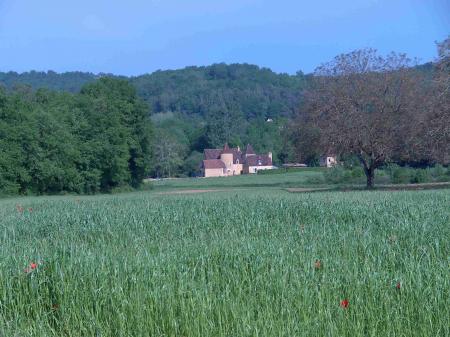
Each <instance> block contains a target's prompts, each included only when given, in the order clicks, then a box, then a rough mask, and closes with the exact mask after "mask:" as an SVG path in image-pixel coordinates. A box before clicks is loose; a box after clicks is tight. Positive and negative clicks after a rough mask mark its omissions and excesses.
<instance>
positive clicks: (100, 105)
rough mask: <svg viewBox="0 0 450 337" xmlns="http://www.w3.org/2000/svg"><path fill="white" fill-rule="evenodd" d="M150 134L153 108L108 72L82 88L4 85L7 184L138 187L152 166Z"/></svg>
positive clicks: (1, 144)
mask: <svg viewBox="0 0 450 337" xmlns="http://www.w3.org/2000/svg"><path fill="white" fill-rule="evenodd" d="M151 138H152V128H151V122H150V119H149V116H148V111H147V107H146V105H145V103H143V102H142V101H141V100H140V99H139V98H138V97H137V95H136V92H135V89H134V88H133V86H132V85H130V84H129V83H128V82H127V81H124V80H119V79H112V78H102V79H100V80H98V81H96V82H94V83H91V84H87V85H85V86H84V87H83V88H82V89H81V91H80V92H79V93H77V94H70V93H63V92H55V91H49V90H47V89H38V90H36V91H33V90H30V88H28V87H22V88H17V89H16V90H14V91H12V92H8V93H7V92H6V91H5V90H0V191H1V192H2V193H6V194H19V193H20V194H27V193H33V194H44V193H58V192H61V191H65V192H75V193H96V192H100V191H102V192H107V191H111V190H113V189H115V188H121V187H124V186H133V187H137V186H139V184H140V183H141V181H142V179H143V178H144V177H145V175H146V174H147V173H148V170H149V166H150V161H151V158H152V152H151V151H152V146H151Z"/></svg>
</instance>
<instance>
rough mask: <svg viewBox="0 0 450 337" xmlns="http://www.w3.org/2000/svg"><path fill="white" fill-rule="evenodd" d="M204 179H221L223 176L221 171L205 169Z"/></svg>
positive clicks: (219, 169)
mask: <svg viewBox="0 0 450 337" xmlns="http://www.w3.org/2000/svg"><path fill="white" fill-rule="evenodd" d="M204 176H205V177H223V176H225V174H224V172H223V169H221V168H217V169H205V175H204Z"/></svg>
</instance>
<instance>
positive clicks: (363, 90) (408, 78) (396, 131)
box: [306, 49, 420, 188]
mask: <svg viewBox="0 0 450 337" xmlns="http://www.w3.org/2000/svg"><path fill="white" fill-rule="evenodd" d="M412 65H413V62H412V61H411V60H410V59H409V58H408V57H407V56H406V55H405V54H395V53H391V54H389V55H388V56H386V57H383V56H380V55H378V54H377V52H376V50H374V49H363V50H357V51H353V52H351V53H348V54H343V55H339V56H337V57H335V58H334V60H332V61H331V62H329V63H325V64H323V65H321V66H320V67H318V68H317V69H316V71H315V74H314V75H315V76H314V78H313V85H312V88H311V90H309V92H308V93H307V94H306V99H307V102H308V109H310V111H311V112H312V114H313V117H314V121H315V124H316V125H317V127H318V128H319V129H320V130H321V138H322V149H323V150H324V151H328V152H334V153H336V154H354V155H356V156H357V157H358V159H359V161H360V163H361V165H362V167H363V169H364V172H365V174H366V177H367V187H368V188H372V187H373V185H374V177H375V170H376V169H377V168H378V167H380V166H381V165H382V164H384V163H385V162H386V161H388V160H390V159H392V158H394V157H396V156H399V155H401V154H402V152H408V153H410V152H411V146H416V144H417V142H416V141H411V142H410V141H409V140H410V138H411V137H412V134H411V131H412V130H413V129H414V126H415V125H416V124H418V123H419V122H420V118H419V116H420V115H419V114H418V113H417V105H416V104H415V103H416V101H417V99H416V98H417V90H416V84H417V83H418V81H416V80H415V72H414V71H413V70H412V69H411V66H412Z"/></svg>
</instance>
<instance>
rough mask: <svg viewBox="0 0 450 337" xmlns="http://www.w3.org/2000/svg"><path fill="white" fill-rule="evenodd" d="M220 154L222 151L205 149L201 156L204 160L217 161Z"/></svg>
mask: <svg viewBox="0 0 450 337" xmlns="http://www.w3.org/2000/svg"><path fill="white" fill-rule="evenodd" d="M221 153H222V149H205V150H204V151H203V156H204V158H205V160H208V159H219V158H220V155H221Z"/></svg>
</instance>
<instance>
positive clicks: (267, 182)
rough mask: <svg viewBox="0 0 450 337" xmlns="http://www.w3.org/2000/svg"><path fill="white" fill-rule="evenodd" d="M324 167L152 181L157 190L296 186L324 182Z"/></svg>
mask: <svg viewBox="0 0 450 337" xmlns="http://www.w3.org/2000/svg"><path fill="white" fill-rule="evenodd" d="M322 180H323V169H322V168H315V169H305V170H304V171H295V172H289V173H283V174H246V175H240V176H234V177H217V178H176V179H164V180H156V181H152V182H151V184H152V186H153V187H154V188H155V189H156V190H161V191H162V190H172V189H178V190H179V189H196V188H198V189H204V188H206V189H215V188H248V187H275V188H280V187H296V186H299V185H301V186H304V185H308V186H314V185H321V184H323V181H322Z"/></svg>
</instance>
